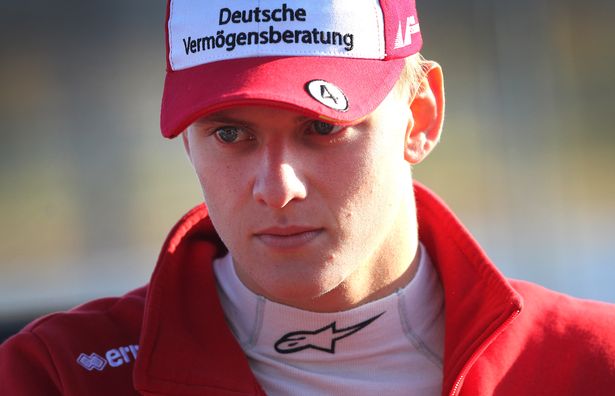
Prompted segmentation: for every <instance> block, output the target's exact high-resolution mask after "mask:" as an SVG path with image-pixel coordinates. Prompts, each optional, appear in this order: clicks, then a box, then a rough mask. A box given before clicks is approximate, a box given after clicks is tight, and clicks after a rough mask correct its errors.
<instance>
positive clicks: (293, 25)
mask: <svg viewBox="0 0 615 396" xmlns="http://www.w3.org/2000/svg"><path fill="white" fill-rule="evenodd" d="M166 38H167V75H166V79H165V84H164V93H163V96H162V109H161V116H160V124H161V129H162V134H163V136H165V137H167V138H173V137H175V136H177V135H178V134H180V133H181V132H182V131H183V130H184V129H185V128H186V127H188V125H190V124H191V123H192V122H194V121H195V120H196V119H198V118H199V117H202V116H204V115H206V114H209V113H212V112H214V111H217V110H221V109H224V108H227V107H230V106H237V105H245V104H264V105H270V106H278V107H283V108H292V109H295V110H297V111H299V112H302V113H304V114H306V115H308V116H311V117H314V118H320V119H324V120H328V121H332V122H337V123H352V122H353V121H355V120H358V119H360V118H362V117H364V116H365V115H367V114H369V113H371V112H372V111H373V110H374V109H375V108H376V107H377V106H378V105H379V104H380V102H382V100H384V98H385V97H386V95H387V94H388V93H389V91H390V90H391V89H392V88H393V86H394V85H395V83H396V81H397V79H398V78H399V75H400V73H401V70H402V69H403V66H404V60H403V58H405V57H407V56H409V55H412V54H414V53H417V52H418V51H419V50H420V48H421V45H422V39H421V34H420V29H419V24H418V18H417V14H416V8H415V4H414V0H406V1H402V0H397V1H391V0H380V1H378V0H329V1H323V0H293V1H292V2H291V1H288V0H286V1H284V0H260V1H256V0H253V1H242V2H228V1H226V0H207V1H202V0H169V2H168V8H167V30H166Z"/></svg>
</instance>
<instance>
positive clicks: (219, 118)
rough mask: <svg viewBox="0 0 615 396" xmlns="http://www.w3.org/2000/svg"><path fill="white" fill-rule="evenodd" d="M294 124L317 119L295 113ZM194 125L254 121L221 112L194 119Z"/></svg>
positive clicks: (234, 123)
mask: <svg viewBox="0 0 615 396" xmlns="http://www.w3.org/2000/svg"><path fill="white" fill-rule="evenodd" d="M294 121H295V124H300V123H302V122H305V121H318V120H317V119H315V118H312V117H306V116H304V115H297V116H296V117H295V118H294ZM194 124H196V125H207V124H233V125H241V126H245V127H251V126H253V125H254V123H252V122H250V121H247V120H246V119H244V118H242V117H232V116H228V115H225V114H223V113H222V112H221V113H214V114H210V115H207V116H204V117H201V118H199V119H197V120H196V121H194Z"/></svg>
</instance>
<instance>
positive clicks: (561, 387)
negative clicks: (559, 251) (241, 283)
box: [0, 185, 615, 396]
mask: <svg viewBox="0 0 615 396" xmlns="http://www.w3.org/2000/svg"><path fill="white" fill-rule="evenodd" d="M415 191H416V198H417V210H418V218H419V235H420V239H421V241H422V243H423V244H424V245H425V246H426V248H427V250H428V252H429V254H430V256H431V258H432V261H433V263H434V265H435V266H436V268H437V270H438V272H439V274H440V278H441V280H442V283H443V286H444V290H445V320H446V339H445V356H444V380H443V392H442V394H443V395H449V394H451V395H452V394H459V395H473V396H474V395H515V396H518V395H580V394H587V395H610V394H612V393H613V390H612V388H613V386H614V385H615V331H614V329H615V307H614V306H613V305H609V304H605V303H599V302H592V301H584V300H579V299H574V298H571V297H568V296H565V295H562V294H558V293H555V292H552V291H549V290H546V289H544V288H542V287H539V286H536V285H533V284H530V283H527V282H520V281H510V280H507V279H506V278H504V277H503V276H502V275H501V274H500V273H499V272H498V271H497V270H496V269H495V267H494V266H493V264H492V263H491V262H490V261H489V259H488V258H487V256H486V255H485V253H484V252H483V251H482V250H481V249H480V247H479V246H478V245H477V244H476V242H475V241H474V240H473V239H472V237H471V236H470V235H469V234H468V232H467V231H466V230H465V229H464V228H463V226H462V225H461V224H460V223H459V221H458V220H457V219H456V218H455V217H454V215H453V214H452V213H451V212H450V211H449V210H448V209H447V208H446V207H445V206H444V205H443V204H442V203H441V202H440V201H439V199H438V198H436V197H435V196H434V195H432V194H431V193H430V192H429V191H428V190H426V189H425V188H424V187H422V186H420V185H416V188H415ZM224 253H225V248H224V246H223V245H222V244H221V243H220V241H219V239H218V237H217V236H216V234H215V231H214V229H213V227H212V226H211V223H210V222H209V219H208V218H207V213H206V210H205V208H204V207H203V206H199V207H197V208H195V209H193V210H192V211H191V212H190V213H188V214H187V215H186V216H185V217H184V218H183V219H182V220H181V221H180V222H179V223H178V225H176V226H175V228H174V229H173V231H172V232H171V234H170V235H169V237H168V238H167V241H166V243H165V245H164V247H163V249H162V252H161V254H160V258H159V262H158V265H157V268H156V270H155V272H154V274H153V276H152V280H151V283H150V285H149V288H147V289H146V288H141V289H138V290H136V291H134V292H131V293H129V294H127V295H126V296H124V297H121V298H109V299H102V300H98V301H94V302H91V303H88V304H85V305H83V306H80V307H77V308H75V309H73V310H71V311H69V312H65V313H57V314H53V315H50V316H47V317H44V318H42V319H39V320H37V321H35V322H33V323H31V324H30V325H28V326H27V327H26V328H25V329H24V330H22V331H21V332H20V333H19V334H18V335H16V336H14V337H12V338H11V339H9V340H8V341H6V342H5V343H4V344H2V346H1V347H0V395H9V396H21V395H60V394H62V395H135V394H143V395H259V394H260V395H262V394H264V393H263V391H262V389H261V388H260V386H259V384H258V383H257V381H256V379H255V378H254V376H253V375H252V373H251V371H250V369H249V366H248V363H247V360H246V358H245V356H244V354H243V352H242V351H241V348H240V347H239V345H238V344H237V343H236V342H235V340H234V338H233V336H232V334H231V333H230V331H229V329H228V327H227V326H226V322H225V320H224V315H223V312H222V309H221V306H220V304H219V301H218V298H217V294H216V291H215V280H214V276H213V271H212V268H211V265H210V264H211V261H212V259H213V258H215V257H216V256H220V255H222V254H224ZM146 290H147V296H146ZM137 343H140V349H139V352H138V358H137V363H136V364H134V363H133V360H131V359H126V360H127V361H126V362H125V363H123V364H121V365H119V366H117V367H111V365H110V364H108V365H107V366H105V367H104V368H103V369H102V370H100V371H99V370H96V369H93V370H91V371H88V370H86V369H85V368H84V367H82V366H80V365H79V364H77V359H78V357H79V356H80V354H82V353H85V354H86V355H88V356H93V355H91V354H93V353H96V354H98V355H99V356H101V357H105V356H111V359H107V360H110V361H113V360H112V359H113V356H115V357H116V358H117V356H118V354H117V353H116V354H115V355H113V353H115V352H113V351H114V349H113V348H118V347H121V346H128V345H133V344H137ZM110 350H111V352H112V354H111V355H105V353H107V352H109V351H110ZM126 350H127V349H126ZM128 357H129V358H130V356H128ZM114 361H115V362H116V363H117V361H118V360H117V359H116V360H114ZM133 378H134V382H133ZM134 387H136V388H137V389H138V390H139V391H135V390H134Z"/></svg>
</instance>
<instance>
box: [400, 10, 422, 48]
mask: <svg viewBox="0 0 615 396" xmlns="http://www.w3.org/2000/svg"><path fill="white" fill-rule="evenodd" d="M420 31H421V27H420V26H419V24H418V23H417V22H416V18H415V17H414V16H410V17H408V18H406V29H405V34H403V35H402V30H401V22H399V27H398V28H397V36H396V37H395V48H396V49H397V48H403V47H407V46H409V45H411V44H412V35H413V34H415V33H418V32H420Z"/></svg>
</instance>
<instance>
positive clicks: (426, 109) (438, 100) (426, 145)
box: [405, 62, 444, 165]
mask: <svg viewBox="0 0 615 396" xmlns="http://www.w3.org/2000/svg"><path fill="white" fill-rule="evenodd" d="M409 106H410V111H411V113H412V118H413V120H414V122H410V123H409V124H408V129H407V130H406V140H405V143H406V146H405V158H406V161H408V162H410V163H411V164H413V165H415V164H418V163H419V162H421V161H422V160H423V159H425V157H427V155H428V154H429V153H430V152H431V150H433V148H434V147H435V146H436V144H438V141H439V140H440V134H441V133H442V124H443V122H444V83H443V76H442V68H441V67H440V65H439V64H437V63H435V62H429V64H428V69H427V72H426V74H425V76H424V77H423V80H422V81H421V83H420V85H419V87H418V90H417V91H416V94H415V95H414V97H413V98H410V103H409Z"/></svg>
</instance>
